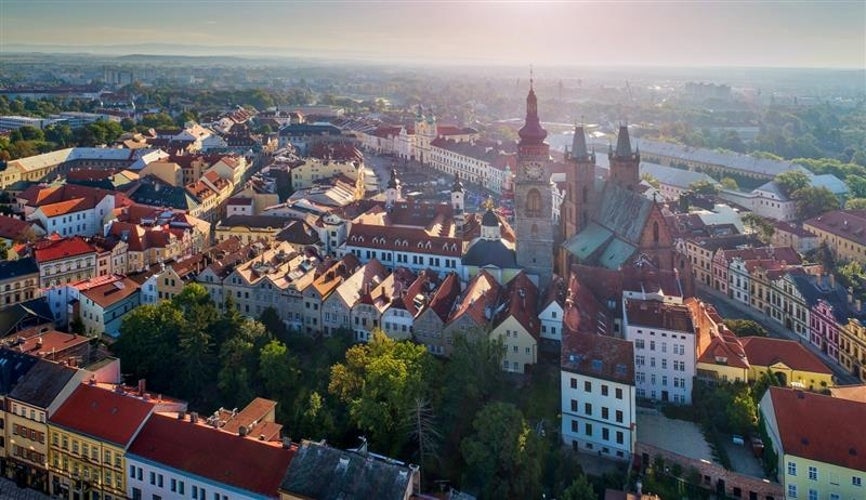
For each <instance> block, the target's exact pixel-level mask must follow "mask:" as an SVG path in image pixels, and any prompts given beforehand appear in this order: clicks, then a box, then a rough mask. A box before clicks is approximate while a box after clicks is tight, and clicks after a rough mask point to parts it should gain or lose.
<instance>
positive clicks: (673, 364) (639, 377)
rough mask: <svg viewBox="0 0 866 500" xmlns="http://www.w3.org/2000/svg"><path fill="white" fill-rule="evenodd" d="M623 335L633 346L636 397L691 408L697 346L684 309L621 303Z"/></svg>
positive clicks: (632, 300) (650, 303) (641, 302)
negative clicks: (684, 405) (685, 405)
mask: <svg viewBox="0 0 866 500" xmlns="http://www.w3.org/2000/svg"><path fill="white" fill-rule="evenodd" d="M622 307H623V331H624V332H625V338H626V340H630V341H632V342H634V370H635V386H636V387H637V397H639V398H646V399H651V400H654V401H670V402H673V403H678V404H691V401H692V380H693V378H694V377H695V363H696V359H697V355H696V350H695V349H696V342H695V333H696V332H695V326H694V324H693V322H692V314H691V312H690V310H689V308H688V306H685V305H679V304H671V303H664V302H659V301H657V300H641V299H636V298H624V299H623V305H622Z"/></svg>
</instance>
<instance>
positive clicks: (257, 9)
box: [0, 0, 866, 68]
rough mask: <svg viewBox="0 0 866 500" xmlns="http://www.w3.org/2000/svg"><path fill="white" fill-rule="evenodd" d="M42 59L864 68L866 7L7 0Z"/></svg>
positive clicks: (13, 23) (5, 37)
mask: <svg viewBox="0 0 866 500" xmlns="http://www.w3.org/2000/svg"><path fill="white" fill-rule="evenodd" d="M169 5H170V6H171V8H170V9H169V8H163V7H168V6H169ZM239 12H240V13H241V14H242V15H243V17H240V16H239ZM458 13H459V15H458ZM648 41H651V43H648ZM34 50H45V51H54V52H94V53H103V54H107V53H113V54H123V53H160V54H167V55H182V54H189V55H258V56H266V57H279V56H286V57H308V58H331V59H359V60H367V61H387V62H392V63H401V64H404V63H412V62H415V63H417V62H419V59H418V58H421V57H423V58H424V59H423V61H424V63H425V64H428V63H438V64H456V65H462V64H478V63H485V64H489V65H512V64H517V65H523V64H526V63H527V62H532V63H534V64H537V65H547V66H574V65H586V66H606V65H641V66H762V67H814V68H818V67H825V68H863V67H866V3H863V2H856V1H854V2H845V1H841V2H832V3H821V4H812V3H804V2H762V3H752V2H735V3H731V2H727V3H721V2H706V3H681V2H664V3H653V4H649V3H635V2H617V3H606V4H602V3H596V2H542V3H529V2H471V3H461V2H437V3H434V2H418V3H414V2H413V3H410V2H405V3H404V2H344V1H332V2H317V3H311V2H272V1H253V2H246V3H244V5H243V10H242V11H239V10H238V7H237V5H236V4H232V3H229V2H204V1H189V2H184V3H175V2H171V3H169V2H163V1H151V2H145V3H144V4H142V3H141V2H129V1H115V2H105V1H101V0H93V1H84V2H76V3H75V4H74V8H70V3H69V2H57V1H54V0H46V1H30V2H24V1H17V0H2V1H0V54H2V53H4V52H6V53H11V52H21V51H34Z"/></svg>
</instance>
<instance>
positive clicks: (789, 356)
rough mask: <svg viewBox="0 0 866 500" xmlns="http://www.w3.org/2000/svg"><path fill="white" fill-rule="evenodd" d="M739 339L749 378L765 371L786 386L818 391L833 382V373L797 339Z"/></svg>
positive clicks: (755, 378)
mask: <svg viewBox="0 0 866 500" xmlns="http://www.w3.org/2000/svg"><path fill="white" fill-rule="evenodd" d="M740 340H741V342H742V344H743V349H745V351H746V357H747V358H748V360H749V365H750V367H749V380H757V379H759V378H760V377H761V375H763V374H764V373H767V372H768V371H769V372H771V373H773V374H775V375H776V376H777V377H778V378H779V379H780V382H782V384H784V385H785V386H787V387H795V388H798V389H808V390H810V391H820V390H823V389H827V388H829V387H831V386H833V385H834V383H833V372H832V371H831V370H830V369H829V368H828V367H827V366H826V365H825V364H824V363H823V362H822V361H821V360H820V359H819V358H818V357H817V356H815V355H814V354H812V353H811V352H810V351H809V350H808V349H806V348H805V347H803V346H802V345H801V344H800V343H799V342H795V341H793V340H782V339H773V338H769V337H744V338H742V339H740Z"/></svg>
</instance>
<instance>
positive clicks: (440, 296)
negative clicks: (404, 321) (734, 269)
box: [430, 273, 460, 323]
mask: <svg viewBox="0 0 866 500" xmlns="http://www.w3.org/2000/svg"><path fill="white" fill-rule="evenodd" d="M459 296H460V279H459V278H457V275H456V274H454V273H448V275H447V276H445V279H444V280H442V283H441V284H440V285H439V288H438V289H437V290H436V292H435V293H434V295H433V298H432V299H430V309H432V310H433V312H435V313H436V315H438V316H439V319H441V320H442V323H445V322H446V321H448V313H450V312H451V308H452V307H453V306H454V302H455V301H456V300H457V297H459Z"/></svg>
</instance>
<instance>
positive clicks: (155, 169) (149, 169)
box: [139, 161, 183, 187]
mask: <svg viewBox="0 0 866 500" xmlns="http://www.w3.org/2000/svg"><path fill="white" fill-rule="evenodd" d="M139 175H140V176H141V177H145V176H147V175H152V176H154V177H157V178H159V179H160V180H162V181H163V182H165V183H166V184H169V185H171V186H174V187H181V186H183V169H182V168H180V165H178V164H177V163H175V162H173V161H155V162H152V163H150V164H149V165H147V166H146V167H144V168H143V169H141V170H140V171H139Z"/></svg>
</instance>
